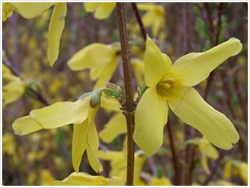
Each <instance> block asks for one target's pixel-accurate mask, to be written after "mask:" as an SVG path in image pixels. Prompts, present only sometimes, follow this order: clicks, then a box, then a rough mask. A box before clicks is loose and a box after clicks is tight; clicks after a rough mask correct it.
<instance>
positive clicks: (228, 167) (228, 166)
mask: <svg viewBox="0 0 250 188" xmlns="http://www.w3.org/2000/svg"><path fill="white" fill-rule="evenodd" d="M231 171H232V163H231V161H230V160H227V162H226V165H225V167H224V169H223V174H224V178H225V179H226V180H230V178H231Z"/></svg>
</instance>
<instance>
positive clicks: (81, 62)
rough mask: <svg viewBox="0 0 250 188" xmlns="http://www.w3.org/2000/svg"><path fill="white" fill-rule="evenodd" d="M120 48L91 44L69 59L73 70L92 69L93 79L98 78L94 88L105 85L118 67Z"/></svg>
mask: <svg viewBox="0 0 250 188" xmlns="http://www.w3.org/2000/svg"><path fill="white" fill-rule="evenodd" d="M118 50H119V48H118V47H117V46H115V45H105V44H100V43H94V44H90V45H88V46H86V47H84V48H83V49H81V50H80V51H78V52H76V53H75V54H74V55H73V57H72V58H71V59H70V60H69V61H68V66H69V68H70V69H71V70H74V71H79V70H84V69H90V78H91V80H97V82H96V84H95V86H94V90H95V89H97V88H100V87H104V86H105V85H104V83H105V82H108V81H109V80H110V79H111V76H112V74H113V73H114V71H115V69H116V67H117V62H116V61H117V58H118V55H117V53H118Z"/></svg>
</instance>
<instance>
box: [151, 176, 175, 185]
mask: <svg viewBox="0 0 250 188" xmlns="http://www.w3.org/2000/svg"><path fill="white" fill-rule="evenodd" d="M149 185H151V186H154V185H155V186H162V185H163V186H164V185H167V186H172V185H173V184H172V182H171V181H170V180H169V179H168V178H167V177H162V178H157V177H152V181H151V182H150V184H149Z"/></svg>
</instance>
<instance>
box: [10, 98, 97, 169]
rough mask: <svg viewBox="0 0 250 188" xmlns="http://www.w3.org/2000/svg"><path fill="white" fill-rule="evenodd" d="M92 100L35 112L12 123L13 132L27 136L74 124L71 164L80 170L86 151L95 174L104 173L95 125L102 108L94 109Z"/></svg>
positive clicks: (59, 103) (57, 104)
mask: <svg viewBox="0 0 250 188" xmlns="http://www.w3.org/2000/svg"><path fill="white" fill-rule="evenodd" d="M92 97H93V96H91V95H90V96H86V97H85V98H80V99H79V100H77V101H76V102H58V103H55V104H53V105H51V106H48V107H44V108H42V109H38V110H33V111H31V112H30V114H29V116H25V117H22V118H19V119H17V120H15V121H14V123H13V124H12V127H13V130H14V133H15V134H17V135H26V134H29V133H32V132H35V131H38V130H41V129H52V128H58V127H61V126H64V125H68V124H74V132H73V141H72V163H73V167H74V169H75V171H76V172H78V171H79V166H80V163H81V159H82V155H83V153H84V151H85V150H86V151H87V156H88V159H89V163H90V165H91V167H92V168H93V169H94V170H95V171H96V172H101V171H102V165H101V163H100V161H99V159H98V157H97V151H98V147H99V140H98V134H97V131H96V128H95V122H94V118H95V115H96V113H97V111H98V110H99V106H100V105H99V104H96V105H94V106H93V100H92V99H93V98H92Z"/></svg>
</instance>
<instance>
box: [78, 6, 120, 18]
mask: <svg viewBox="0 0 250 188" xmlns="http://www.w3.org/2000/svg"><path fill="white" fill-rule="evenodd" d="M83 5H84V8H85V10H86V11H87V12H95V13H94V17H95V18H97V19H99V20H102V19H105V18H107V17H109V15H110V14H111V13H112V12H113V10H114V8H115V2H112V3H87V2H85V3H83Z"/></svg>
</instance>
